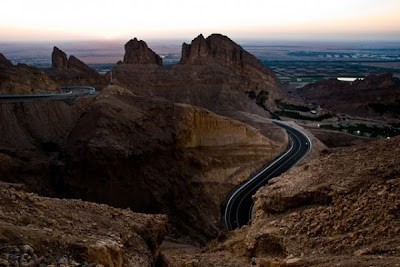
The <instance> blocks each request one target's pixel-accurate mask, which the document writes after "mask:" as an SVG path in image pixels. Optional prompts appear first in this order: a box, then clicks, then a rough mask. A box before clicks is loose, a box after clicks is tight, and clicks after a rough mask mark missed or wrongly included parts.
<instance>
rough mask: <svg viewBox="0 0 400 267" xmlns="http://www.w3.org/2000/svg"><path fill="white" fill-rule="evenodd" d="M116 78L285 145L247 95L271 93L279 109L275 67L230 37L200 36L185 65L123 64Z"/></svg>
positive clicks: (269, 101) (187, 48)
mask: <svg viewBox="0 0 400 267" xmlns="http://www.w3.org/2000/svg"><path fill="white" fill-rule="evenodd" d="M132 42H133V41H132ZM136 42H138V41H136ZM113 76H114V78H115V81H116V82H117V83H118V84H121V85H123V86H124V87H126V88H129V89H130V90H131V91H133V92H135V93H136V94H139V95H152V96H160V97H163V98H166V99H168V100H171V101H173V102H177V103H187V104H190V105H196V106H201V107H204V108H207V109H209V110H211V111H213V112H215V113H217V114H219V115H222V116H227V117H230V118H233V119H235V120H240V121H243V122H245V123H248V124H250V125H252V126H255V127H260V126H261V128H263V129H264V130H263V134H265V135H266V136H268V137H269V138H275V137H278V139H274V140H276V141H278V142H281V141H284V140H283V139H280V140H279V136H285V133H284V132H283V131H281V130H279V127H276V126H274V125H273V124H272V123H270V122H269V121H268V120H266V119H264V120H263V119H262V118H265V117H267V118H268V116H269V113H268V112H267V111H265V110H263V109H262V108H260V107H259V106H257V105H256V104H255V103H254V102H253V101H251V100H250V99H249V97H248V96H247V94H246V92H249V91H253V92H256V93H257V92H261V91H263V92H264V94H265V95H267V97H266V98H265V101H266V102H265V106H266V107H269V106H274V105H275V103H274V99H277V98H278V99H279V98H281V97H280V94H281V93H280V91H281V90H280V88H279V82H278V80H277V79H276V77H275V75H274V74H273V73H272V71H271V70H270V69H268V68H267V67H264V66H263V65H262V64H261V63H260V62H259V61H258V60H257V59H256V58H255V57H254V56H252V55H251V54H249V53H248V52H246V51H244V50H243V48H241V47H240V46H239V45H237V44H235V43H234V42H233V41H231V40H230V39H229V38H228V37H226V36H222V35H218V34H215V35H211V36H210V37H208V38H207V39H205V38H204V37H203V36H202V35H200V36H199V37H198V38H196V39H195V40H193V42H192V44H191V45H187V44H184V45H183V49H182V60H181V62H180V64H175V65H173V66H171V67H160V66H159V65H157V64H118V65H117V66H116V67H115V68H114V69H113ZM261 121H263V122H262V123H260V122H261Z"/></svg>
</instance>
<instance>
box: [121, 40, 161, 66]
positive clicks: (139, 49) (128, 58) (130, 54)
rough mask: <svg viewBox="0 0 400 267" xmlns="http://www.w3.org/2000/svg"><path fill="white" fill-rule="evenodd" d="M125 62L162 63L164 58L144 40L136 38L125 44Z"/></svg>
mask: <svg viewBox="0 0 400 267" xmlns="http://www.w3.org/2000/svg"><path fill="white" fill-rule="evenodd" d="M123 63H125V64H156V65H162V58H161V57H160V56H159V55H157V54H156V53H154V51H153V50H151V49H150V48H148V46H147V44H146V43H145V42H144V41H142V40H140V41H138V39H136V38H134V39H132V40H130V41H129V42H127V43H126V44H125V55H124V61H123Z"/></svg>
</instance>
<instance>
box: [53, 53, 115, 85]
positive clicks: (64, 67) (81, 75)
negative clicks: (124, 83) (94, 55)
mask: <svg viewBox="0 0 400 267" xmlns="http://www.w3.org/2000/svg"><path fill="white" fill-rule="evenodd" d="M46 73H47V74H48V75H49V76H50V77H51V78H52V79H53V80H54V81H55V82H57V83H58V84H59V85H61V86H65V85H85V86H93V87H96V88H98V89H100V88H102V87H104V86H106V85H107V84H108V80H107V78H106V77H104V76H102V75H100V74H99V73H97V72H96V71H95V70H93V69H91V68H90V67H89V66H88V65H86V64H85V63H84V62H82V61H81V60H79V59H78V58H76V57H75V56H73V55H71V56H70V57H69V58H68V57H67V54H66V53H65V52H63V51H62V50H60V49H58V48H57V47H54V49H53V53H52V67H51V69H48V70H46Z"/></svg>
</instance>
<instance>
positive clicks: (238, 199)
mask: <svg viewBox="0 0 400 267" xmlns="http://www.w3.org/2000/svg"><path fill="white" fill-rule="evenodd" d="M273 122H274V123H275V124H276V125H278V126H280V127H282V128H284V129H285V130H286V132H287V133H288V135H289V140H290V141H289V147H288V149H287V150H286V151H285V152H284V153H283V154H282V155H281V156H279V157H278V158H277V159H275V160H274V161H273V162H271V163H270V164H269V165H268V166H266V167H265V168H264V169H263V170H262V171H261V172H259V173H258V174H256V175H255V176H253V177H252V178H250V179H249V180H248V181H247V182H245V183H244V184H242V185H240V186H239V187H238V188H237V189H236V190H234V191H233V193H232V194H231V195H230V196H229V197H228V200H227V202H226V204H225V206H224V207H223V216H222V224H223V226H224V227H225V228H226V229H227V230H233V229H235V228H238V227H241V226H243V225H245V224H247V223H248V221H249V220H250V219H251V217H252V207H253V200H252V195H254V194H255V193H256V192H257V190H258V189H259V188H260V187H262V186H264V185H266V184H267V183H268V181H269V180H270V179H271V178H273V177H276V176H279V175H280V174H282V173H284V172H285V171H287V170H289V169H290V168H291V167H292V166H294V165H296V163H297V162H299V161H301V160H302V159H303V158H304V157H306V156H307V155H308V153H309V152H310V151H311V148H312V143H311V140H310V139H309V138H308V136H307V135H306V134H304V133H303V132H301V131H300V130H298V129H295V128H293V127H291V126H289V125H287V124H285V123H283V122H278V121H273Z"/></svg>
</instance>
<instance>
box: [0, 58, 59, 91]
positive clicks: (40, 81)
mask: <svg viewBox="0 0 400 267" xmlns="http://www.w3.org/2000/svg"><path fill="white" fill-rule="evenodd" d="M49 92H60V88H59V87H58V86H57V84H56V83H55V82H54V81H52V80H51V79H50V78H49V77H48V76H47V75H46V74H45V73H44V72H43V71H41V70H39V69H38V68H34V67H30V66H28V65H25V64H18V65H17V66H14V65H13V64H12V63H11V62H10V61H9V60H8V59H6V58H5V57H4V56H3V55H2V54H0V94H38V93H49Z"/></svg>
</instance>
